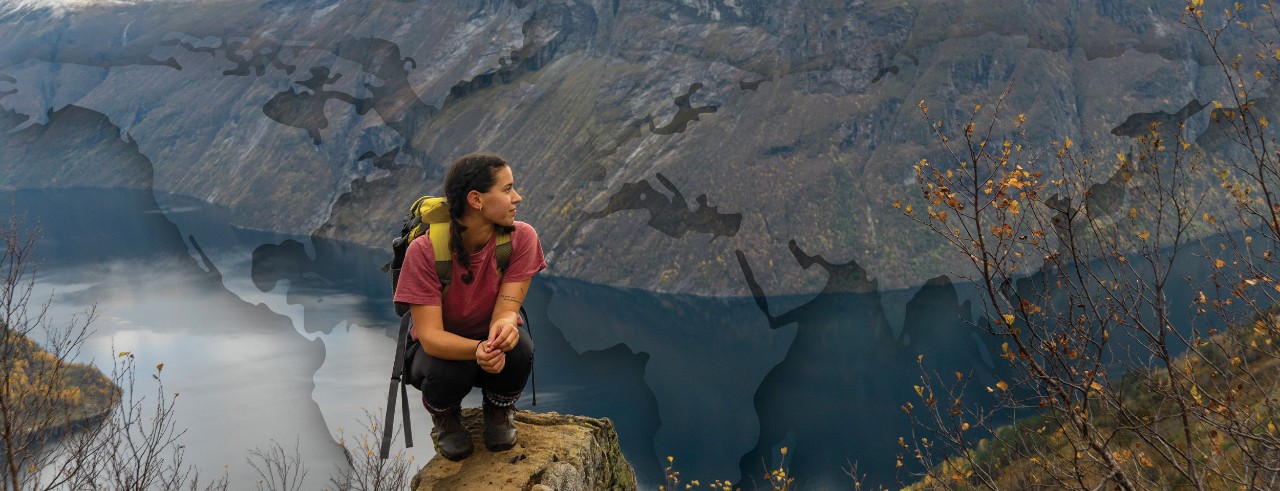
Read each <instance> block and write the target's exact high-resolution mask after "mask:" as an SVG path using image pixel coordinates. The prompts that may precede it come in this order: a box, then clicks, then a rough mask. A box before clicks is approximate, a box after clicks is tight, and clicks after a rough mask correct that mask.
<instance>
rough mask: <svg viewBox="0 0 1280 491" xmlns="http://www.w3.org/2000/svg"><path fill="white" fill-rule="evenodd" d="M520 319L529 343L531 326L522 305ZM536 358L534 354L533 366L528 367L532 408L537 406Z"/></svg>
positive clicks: (531, 340) (531, 335)
mask: <svg viewBox="0 0 1280 491" xmlns="http://www.w3.org/2000/svg"><path fill="white" fill-rule="evenodd" d="M520 318H521V319H523V320H524V330H526V331H529V341H530V342H533V325H532V324H529V314H528V313H527V312H525V311H524V306H523V305H521V306H520ZM535 346H536V345H535ZM537 356H538V355H537V354H536V353H535V354H534V358H535V360H534V363H533V366H531V367H529V384H530V385H531V386H532V387H531V388H532V389H533V404H532V405H534V406H537V405H538V364H537V360H536V358H537Z"/></svg>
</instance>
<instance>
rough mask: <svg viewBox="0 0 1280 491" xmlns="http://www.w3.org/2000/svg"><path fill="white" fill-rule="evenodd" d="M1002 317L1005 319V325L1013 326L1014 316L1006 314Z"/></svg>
mask: <svg viewBox="0 0 1280 491" xmlns="http://www.w3.org/2000/svg"><path fill="white" fill-rule="evenodd" d="M1002 317H1004V323H1005V324H1009V325H1013V320H1014V318H1013V314H1004V315H1003V316H1002Z"/></svg>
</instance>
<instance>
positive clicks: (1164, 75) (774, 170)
mask: <svg viewBox="0 0 1280 491" xmlns="http://www.w3.org/2000/svg"><path fill="white" fill-rule="evenodd" d="M1181 12H1182V10H1181V5H1180V4H1178V3H1172V4H1168V3H1160V2H1151V1H1149V0H1146V1H1140V0H1128V1H1117V2H1065V3H1063V2H1059V3H1045V2H1022V3H1014V4H1010V3H1008V2H997V1H994V0H992V1H986V0H983V1H977V2H973V1H958V0H907V1H883V0H833V1H822V2H782V3H778V2H768V1H751V0H736V1H734V0H721V1H697V0H684V1H675V0H671V1H653V2H617V1H613V2H606V1H591V0H548V1H516V2H505V1H488V2H462V1H441V2H394V1H369V0H339V1H333V2H328V3H326V4H323V5H316V4H313V3H311V2H290V1H268V2H263V1H221V2H207V3H206V2H201V3H197V4H189V3H178V4H170V3H168V2H139V3H136V4H122V5H114V6H104V7H91V8H83V9H80V10H70V11H64V10H29V9H23V10H16V11H9V12H8V13H5V14H3V15H2V16H0V77H3V78H0V126H3V127H4V128H6V129H7V130H16V131H15V132H12V133H6V134H5V135H4V136H0V140H3V139H13V138H32V136H28V134H29V133H30V132H33V131H35V130H32V129H31V128H33V127H36V125H48V124H49V123H50V122H51V121H53V120H55V119H57V118H61V117H66V116H65V114H64V113H63V112H59V110H61V109H63V108H65V107H66V106H67V105H68V104H74V105H76V106H79V107H82V108H86V109H89V110H91V111H94V112H96V113H101V114H103V115H105V116H106V118H107V119H109V121H110V123H111V124H114V125H115V126H117V127H118V128H119V129H120V130H121V131H122V134H123V135H127V137H126V138H129V139H130V140H128V143H130V144H136V148H137V151H139V152H140V153H141V154H143V155H145V156H146V157H147V158H149V159H150V160H151V161H152V162H153V163H154V167H155V176H154V189H155V190H157V191H159V192H163V193H175V194H180V195H188V196H194V197H198V198H201V199H204V200H207V201H210V202H213V203H216V204H219V205H223V206H226V207H227V208H229V210H230V212H231V215H232V216H233V217H234V220H235V221H236V222H237V224H239V225H242V226H245V227H253V228H263V229H272V230H281V231H290V232H302V233H310V232H314V233H316V234H318V235H321V236H326V237H333V238H338V239H342V240H347V241H354V242H359V243H363V244H368V245H371V246H378V247H381V246H384V245H385V244H386V242H387V240H389V237H390V235H391V234H392V233H393V232H394V231H395V230H396V229H398V224H399V220H400V218H401V216H402V215H403V213H404V208H405V207H406V206H407V204H408V203H409V202H410V201H412V199H413V198H415V197H417V196H418V195H421V194H426V193H437V192H439V188H440V178H441V177H442V169H443V166H445V165H447V163H448V162H449V161H450V160H451V159H453V158H455V157H457V156H459V155H461V154H463V153H465V152H468V151H472V150H475V149H487V150H491V151H495V152H498V153H500V154H503V155H505V156H507V157H509V158H510V159H511V160H512V162H513V166H514V169H515V174H516V178H517V184H518V186H519V187H520V189H521V190H522V191H523V193H524V196H525V202H524V203H523V204H522V205H521V207H520V212H519V218H520V219H522V220H525V221H528V222H530V223H533V224H534V225H535V226H536V227H537V228H538V230H539V232H540V234H541V238H542V241H543V244H544V246H545V247H546V249H547V251H548V253H549V260H550V262H551V263H552V265H553V268H552V270H550V271H549V272H550V273H552V274H556V275H563V276H569V277H575V278H581V279H586V280H588V281H593V282H600V283H608V284H613V285H618V286H630V287H639V288H646V289H653V290H661V291H680V292H693V293H704V294H747V293H748V291H747V288H746V283H745V281H744V279H743V272H742V270H741V269H740V268H739V265H738V264H737V261H736V260H735V259H734V256H735V251H736V250H741V251H743V253H744V254H745V256H746V257H748V258H751V259H752V260H753V261H754V262H759V263H766V264H771V263H772V261H771V260H770V258H786V257H789V256H788V252H787V243H788V241H790V240H793V239H794V240H796V241H797V242H798V243H799V244H801V245H802V246H803V247H804V248H805V250H808V251H812V252H813V253H814V254H819V255H822V256H824V257H827V258H831V259H832V260H838V261H847V260H856V261H858V262H859V263H860V264H863V265H865V266H866V267H867V269H868V270H869V272H870V274H871V275H872V276H874V277H877V278H878V279H880V281H881V284H882V285H883V286H886V287H890V288H891V287H895V286H902V285H911V284H919V283H920V282H922V281H923V280H924V279H925V278H928V277H932V276H935V275H937V274H941V273H944V272H947V271H949V270H951V269H952V266H953V264H955V261H956V259H957V258H952V257H949V256H947V255H946V254H944V253H942V252H940V251H941V249H940V247H939V246H938V244H935V243H932V242H930V241H928V240H925V236H924V235H923V234H921V231H920V230H918V229H917V228H915V226H914V225H912V224H910V223H909V222H908V221H907V220H904V219H902V218H901V217H900V216H899V215H898V214H896V212H895V211H894V210H893V209H892V208H891V207H890V203H892V202H893V201H895V200H897V199H901V198H903V197H904V196H907V195H909V194H911V193H913V189H914V174H913V171H912V164H913V163H915V162H917V161H919V160H920V159H921V158H929V159H931V160H935V161H938V160H945V159H947V158H948V156H947V155H946V154H945V153H942V152H941V150H940V149H939V148H938V146H937V145H936V142H935V140H934V137H933V134H932V131H931V129H930V128H929V127H928V125H927V124H926V123H925V121H924V120H923V119H922V118H921V117H920V116H919V112H918V109H917V103H919V102H920V101H921V100H926V101H928V103H929V104H930V106H932V107H934V108H935V111H936V112H937V111H940V112H941V113H942V114H944V115H946V116H948V117H954V118H966V117H967V116H968V114H969V110H970V108H972V107H974V105H975V104H990V103H992V102H994V101H996V100H998V99H999V98H1000V96H1001V94H1002V93H1003V92H1004V91H1005V90H1006V89H1010V90H1011V92H1010V93H1009V95H1008V96H1007V97H1006V98H1005V100H1004V107H1005V108H1007V109H1006V110H1007V111H1008V113H1009V114H1010V115H1013V114H1018V113H1025V114H1026V116H1027V117H1028V120H1029V124H1030V126H1029V129H1028V131H1029V137H1030V139H1031V140H1032V141H1033V142H1041V143H1044V142H1048V141H1050V140H1053V139H1062V138H1072V139H1073V140H1074V141H1076V142H1079V143H1081V144H1082V145H1090V146H1094V147H1096V148H1099V149H1100V150H1101V151H1102V152H1104V154H1106V155H1110V154H1114V153H1115V152H1114V151H1111V149H1114V148H1124V147H1126V146H1127V145H1128V137H1129V136H1128V135H1127V134H1125V132H1123V131H1120V132H1119V133H1113V129H1118V128H1119V127H1120V126H1122V125H1123V124H1124V123H1125V122H1126V120H1127V119H1128V118H1129V117H1130V116H1132V115H1136V114H1139V113H1158V112H1165V113H1168V114H1176V113H1177V112H1178V110H1179V108H1183V107H1184V106H1185V105H1186V104H1187V103H1188V102H1189V101H1191V100H1192V99H1193V98H1196V99H1198V100H1199V101H1202V102H1203V101H1210V100H1214V99H1217V98H1220V97H1219V96H1220V94H1219V90H1220V89H1219V88H1220V86H1221V85H1222V84H1221V83H1220V82H1219V77H1218V75H1217V73H1216V71H1215V70H1214V69H1213V68H1212V67H1211V66H1210V64H1209V61H1210V60H1209V58H1208V56H1207V55H1206V54H1205V53H1202V52H1200V50H1199V48H1198V46H1200V44H1199V43H1197V42H1196V40H1195V39H1194V37H1193V36H1192V34H1191V33H1190V32H1189V31H1188V30H1187V29H1185V28H1184V27H1183V26H1181V25H1180V24H1179V22H1178V19H1179V15H1181ZM51 111H53V112H51ZM1197 117H1199V119H1198V120H1190V121H1191V122H1192V127H1193V128H1196V127H1199V128H1203V126H1204V124H1203V119H1204V117H1205V115H1204V114H1199V115H1198V116H1197ZM41 127H43V126H41ZM24 131H25V132H27V133H24ZM41 137H42V138H46V139H53V138H55V137H56V135H48V134H43V136H41ZM107 144H108V143H101V145H107ZM42 145H45V146H47V147H48V148H49V149H50V151H49V152H47V153H37V154H34V155H31V154H23V155H13V154H9V153H3V154H0V155H3V159H4V160H3V161H0V179H2V181H0V182H2V183H3V184H0V185H2V186H4V187H6V188H26V187H66V186H75V185H83V183H82V182H80V181H81V180H83V179H84V178H85V177H84V176H91V175H93V169H94V167H93V158H92V156H93V155H95V153H96V152H101V151H109V150H102V149H99V145H100V144H99V143H96V142H82V141H71V142H60V141H58V142H55V141H54V140H50V141H49V142H48V143H45V144H42ZM111 145H114V144H111ZM69 154H71V155H80V156H83V159H81V160H80V161H79V162H76V163H75V165H74V166H73V167H74V168H75V169H77V171H75V172H71V173H58V174H52V175H50V174H43V173H40V172H37V171H32V169H38V168H39V167H40V166H44V165H54V164H55V162H54V161H60V160H63V159H66V158H69V156H68V155H69ZM56 164H57V165H60V166H62V167H65V165H64V164H65V162H56ZM62 167H60V168H62ZM1108 174H1109V171H1108V170H1107V169H1102V170H1101V171H1100V175H1101V177H1100V180H1105V178H1106V175H1108ZM130 182H131V180H130V179H128V178H124V177H111V178H109V179H108V180H106V181H95V182H94V183H93V184H94V185H111V186H129V185H130ZM783 264H788V263H787V262H786V261H779V267H776V268H775V267H762V268H757V269H758V270H757V271H756V277H757V279H758V280H759V281H760V282H761V283H762V284H765V285H767V286H768V290H769V291H770V292H800V291H813V290H815V289H816V288H818V287H819V286H820V285H819V284H820V282H821V279H820V278H814V277H812V275H809V274H806V272H805V271H804V270H802V269H799V268H792V267H787V266H783Z"/></svg>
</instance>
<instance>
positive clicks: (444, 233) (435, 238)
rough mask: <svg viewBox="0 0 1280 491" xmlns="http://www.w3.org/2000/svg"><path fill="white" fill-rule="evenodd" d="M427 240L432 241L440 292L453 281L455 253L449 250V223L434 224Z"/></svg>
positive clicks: (428, 231)
mask: <svg viewBox="0 0 1280 491" xmlns="http://www.w3.org/2000/svg"><path fill="white" fill-rule="evenodd" d="M427 238H428V239H430V240H431V251H432V252H434V253H435V255H436V276H437V277H439V278H440V292H441V293H444V289H445V288H447V287H448V286H449V281H450V280H451V279H453V251H451V250H449V222H444V223H434V224H432V225H431V228H430V229H428V230H427Z"/></svg>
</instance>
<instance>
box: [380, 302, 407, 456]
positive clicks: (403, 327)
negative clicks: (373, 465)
mask: <svg viewBox="0 0 1280 491" xmlns="http://www.w3.org/2000/svg"><path fill="white" fill-rule="evenodd" d="M412 320H413V316H412V315H410V314H407V313H406V314H404V315H403V316H401V317H400V335H399V336H397V340H396V357H395V362H393V364H392V365H391V388H390V389H388V390H387V419H386V423H385V424H383V425H382V449H381V453H379V456H381V457H382V459H383V460H386V459H387V456H389V455H390V454H391V425H393V424H395V419H396V390H397V389H399V392H400V403H401V406H402V407H403V408H404V421H402V424H403V425H404V446H405V448H412V447H413V431H412V429H411V425H410V424H409V394H408V389H406V388H405V383H404V378H403V376H404V371H405V366H404V361H405V360H404V349H405V343H406V342H407V340H408V338H409V325H410V323H411V321H412ZM397 385H398V386H399V387H396V386H397Z"/></svg>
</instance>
